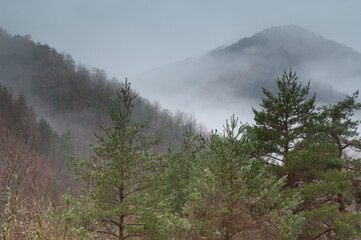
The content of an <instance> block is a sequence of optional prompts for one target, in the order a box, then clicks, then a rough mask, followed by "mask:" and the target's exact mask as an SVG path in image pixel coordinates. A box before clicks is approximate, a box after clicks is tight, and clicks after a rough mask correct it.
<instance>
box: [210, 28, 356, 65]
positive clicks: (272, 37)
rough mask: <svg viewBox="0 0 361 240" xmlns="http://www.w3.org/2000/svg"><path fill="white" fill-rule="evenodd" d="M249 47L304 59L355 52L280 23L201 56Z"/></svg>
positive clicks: (240, 51)
mask: <svg viewBox="0 0 361 240" xmlns="http://www.w3.org/2000/svg"><path fill="white" fill-rule="evenodd" d="M250 49H257V50H258V51H260V50H262V49H266V50H267V51H268V52H270V51H273V52H277V53H282V52H284V53H286V52H287V54H288V55H289V57H290V58H293V55H297V57H300V56H304V57H305V58H307V59H320V58H323V57H327V58H329V57H331V56H333V57H343V56H344V55H355V54H356V53H357V52H355V51H354V50H353V49H352V48H350V47H347V46H345V45H343V44H341V43H337V42H335V41H332V40H329V39H326V38H324V37H323V36H321V35H318V34H316V33H314V32H312V31H310V30H307V29H306V28H303V27H301V26H298V25H283V26H275V27H270V28H267V29H265V30H263V31H261V32H258V33H256V34H254V35H252V36H250V37H245V38H242V39H240V40H239V41H237V42H235V43H233V44H231V45H229V46H226V47H222V48H216V49H214V50H212V51H211V52H209V53H208V54H206V55H205V57H217V58H218V57H227V56H233V57H237V56H240V55H242V54H243V53H244V51H247V50H250ZM301 50H302V51H301Z"/></svg>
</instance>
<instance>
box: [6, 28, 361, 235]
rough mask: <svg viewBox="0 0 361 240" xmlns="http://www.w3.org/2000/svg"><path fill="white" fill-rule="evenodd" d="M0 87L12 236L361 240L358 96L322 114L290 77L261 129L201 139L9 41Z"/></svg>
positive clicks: (287, 74) (55, 56) (127, 88)
mask: <svg viewBox="0 0 361 240" xmlns="http://www.w3.org/2000/svg"><path fill="white" fill-rule="evenodd" d="M0 81H1V85H0V237H1V238H2V239H4V240H5V239H6V240H7V239H39V240H40V239H41V240H43V239H44V240H45V239H100V240H103V239H104V240H105V239H117V240H125V239H152V240H156V239H180V240H182V239H187V240H188V239H197V240H198V239H215V240H216V239H219V240H238V239H257V240H258V239H259V240H261V239H264V240H268V239H282V240H283V239H284V240H286V239H287V240H288V239H299V240H308V239H315V240H316V239H349V240H355V239H360V237H361V224H360V222H361V213H360V207H361V180H360V179H361V159H360V149H361V139H360V135H359V132H358V127H359V125H360V120H359V119H355V117H354V113H356V112H357V111H359V110H361V103H360V102H359V99H358V95H359V93H358V91H356V92H354V93H353V94H352V95H349V96H346V97H345V98H343V99H342V100H340V101H338V102H335V103H333V104H328V105H319V106H318V107H317V106H316V101H317V95H316V93H315V92H314V90H313V88H312V82H308V83H307V81H304V80H303V81H300V80H298V77H297V75H296V73H294V72H292V70H291V69H290V70H289V71H286V70H284V72H283V74H282V75H281V76H280V77H279V78H276V80H275V82H274V83H275V86H276V87H275V88H272V89H268V88H263V89H261V91H262V102H261V104H260V105H259V107H257V108H252V110H253V116H254V124H252V125H251V124H248V123H244V124H242V123H240V121H239V120H238V118H237V117H236V116H234V115H233V116H231V117H230V118H229V119H227V117H228V116H224V119H227V120H225V124H224V127H223V131H211V132H210V133H204V132H202V131H200V129H198V128H197V126H195V123H194V122H192V121H189V120H187V119H186V118H185V117H184V115H183V114H181V113H179V114H178V115H176V116H172V115H170V114H169V113H168V112H167V111H164V110H161V108H160V107H159V106H158V105H157V104H151V103H149V102H148V101H146V100H145V99H142V98H141V97H140V96H138V94H136V92H135V91H133V90H132V88H131V84H130V83H129V82H128V81H127V80H126V81H125V82H124V83H118V82H117V81H115V80H109V79H108V78H107V77H106V74H105V72H104V71H101V70H98V69H91V70H89V69H88V68H86V67H84V66H75V63H74V61H73V60H72V58H71V57H70V56H69V55H64V54H61V53H58V52H57V51H56V50H54V49H52V48H50V47H49V46H47V45H43V44H39V43H34V42H32V41H31V40H30V38H29V37H21V36H10V35H8V34H7V33H6V32H5V31H1V34H0ZM305 82H306V83H305ZM5 85H6V86H5ZM189 87H191V86H189ZM32 106H33V107H32ZM249 107H250V108H251V106H249ZM48 119H49V123H48ZM97 123H99V124H98V125H97ZM53 128H54V129H55V130H58V131H60V132H61V133H60V134H59V133H57V131H55V130H54V129H53ZM69 130H70V131H69ZM158 137H160V138H161V142H160V141H159V139H158ZM88 141H91V142H92V144H87V142H88ZM84 153H86V154H84Z"/></svg>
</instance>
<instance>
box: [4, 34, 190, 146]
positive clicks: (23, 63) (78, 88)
mask: <svg viewBox="0 0 361 240" xmlns="http://www.w3.org/2000/svg"><path fill="white" fill-rule="evenodd" d="M0 83H1V84H3V85H6V86H7V87H8V88H10V89H12V90H14V91H15V92H16V93H18V94H23V95H24V96H25V97H26V98H27V100H28V102H29V103H30V105H32V107H33V108H34V110H35V111H36V112H37V113H38V114H39V115H40V116H43V117H44V118H46V119H47V121H49V122H50V124H51V125H52V127H53V128H55V129H56V130H57V131H60V132H62V133H67V132H68V131H70V132H71V134H72V136H73V137H74V144H75V145H76V146H77V149H79V148H81V150H82V151H86V148H87V144H88V142H89V141H90V142H92V141H93V140H94V138H93V134H92V131H96V130H97V124H98V123H99V122H100V123H105V122H106V121H107V116H106V114H105V110H104V109H105V108H106V107H107V106H108V104H109V99H110V98H114V97H115V90H116V89H119V88H120V87H121V84H120V83H119V81H117V80H116V79H108V77H107V75H106V72H105V71H103V70H100V69H97V68H88V67H86V66H84V65H78V66H75V62H74V60H73V59H72V57H71V56H70V55H69V54H63V53H59V52H57V51H56V50H55V49H54V48H51V47H49V46H48V45H46V44H40V43H34V42H33V41H32V40H31V39H30V36H24V37H23V36H19V35H16V36H10V35H9V34H8V33H7V32H6V31H5V30H3V29H0ZM134 94H136V93H135V92H134ZM134 104H135V108H134V111H133V116H132V117H133V118H134V119H136V120H139V121H144V120H147V121H148V125H147V128H146V129H145V131H148V132H149V133H150V132H152V133H153V134H155V136H156V137H159V138H160V139H161V141H162V146H163V148H165V146H166V145H167V144H168V143H169V142H171V143H172V144H173V145H177V144H178V143H179V142H181V140H182V135H183V132H184V129H185V128H186V126H187V125H188V124H193V125H195V121H194V120H192V119H191V118H190V117H188V116H186V115H185V114H183V113H181V112H178V113H176V114H173V115H172V114H171V113H170V112H168V111H167V110H163V109H161V107H160V105H159V104H157V103H150V102H149V101H148V100H146V99H143V98H141V97H138V98H137V100H136V102H135V103H134Z"/></svg>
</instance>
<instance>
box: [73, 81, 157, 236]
mask: <svg viewBox="0 0 361 240" xmlns="http://www.w3.org/2000/svg"><path fill="white" fill-rule="evenodd" d="M134 98H135V96H134V95H133V94H132V92H131V91H130V84H129V83H128V82H127V81H126V82H125V83H124V84H123V87H122V89H121V90H120V91H118V92H117V99H116V100H114V101H113V107H112V108H108V115H109V118H110V119H111V120H112V123H113V125H112V126H111V127H104V126H102V125H100V128H101V129H102V131H103V135H96V137H97V139H98V144H97V145H91V149H92V150H93V152H94V155H93V156H91V157H90V158H88V159H85V160H81V159H78V158H75V157H71V162H72V166H73V167H74V170H75V172H76V174H77V175H79V177H80V178H81V179H82V180H83V181H84V183H85V184H86V185H87V186H88V189H87V191H86V193H87V195H88V197H89V201H91V202H92V203H94V205H93V208H92V212H93V214H94V216H95V217H96V220H97V221H98V223H99V226H98V228H99V229H100V230H99V232H102V233H106V234H108V235H111V236H117V237H119V239H123V238H125V237H126V236H137V235H139V234H142V232H143V230H144V226H145V224H144V223H142V222H141V223H139V222H137V219H138V216H139V214H140V211H139V208H140V202H139V196H140V194H141V193H142V191H144V190H145V189H147V188H148V187H149V186H150V185H151V184H152V175H153V173H154V171H155V168H156V165H157V162H158V161H159V160H158V157H157V155H156V154H154V153H152V146H154V145H155V144H156V143H157V140H153V139H151V138H149V137H146V136H144V135H143V134H142V133H141V129H142V128H144V123H138V122H134V121H132V120H131V113H132V109H133V99H134Z"/></svg>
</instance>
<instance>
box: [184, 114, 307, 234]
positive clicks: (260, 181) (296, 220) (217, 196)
mask: <svg viewBox="0 0 361 240" xmlns="http://www.w3.org/2000/svg"><path fill="white" fill-rule="evenodd" d="M247 129H248V126H247V125H241V126H240V127H239V126H238V119H236V118H234V117H232V118H231V119H230V121H227V123H226V125H225V128H224V134H218V133H217V132H212V133H211V134H210V137H209V141H208V142H207V148H206V149H205V151H204V153H203V154H202V155H201V158H200V162H197V163H196V164H194V167H193V169H194V170H193V176H192V181H191V182H190V186H189V189H191V191H190V195H189V197H188V200H187V204H186V208H185V210H186V212H187V215H188V216H189V217H188V218H189V222H190V224H191V228H190V230H189V238H192V239H202V238H204V239H222V240H230V239H293V238H294V237H295V236H297V234H298V233H299V231H300V227H301V224H302V221H303V217H302V216H301V215H293V214H292V210H293V209H294V207H295V206H297V203H298V201H299V198H298V195H295V196H294V197H291V198H284V199H283V201H282V203H280V202H278V200H279V198H280V197H281V195H280V188H281V187H282V186H283V184H284V180H285V179H284V178H283V179H276V178H275V177H273V176H271V175H270V174H269V173H267V171H266V167H265V162H264V161H263V160H262V159H255V158H254V157H252V152H253V151H254V150H255V145H254V143H255V142H254V137H253V134H252V133H251V132H249V131H248V130H247Z"/></svg>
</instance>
